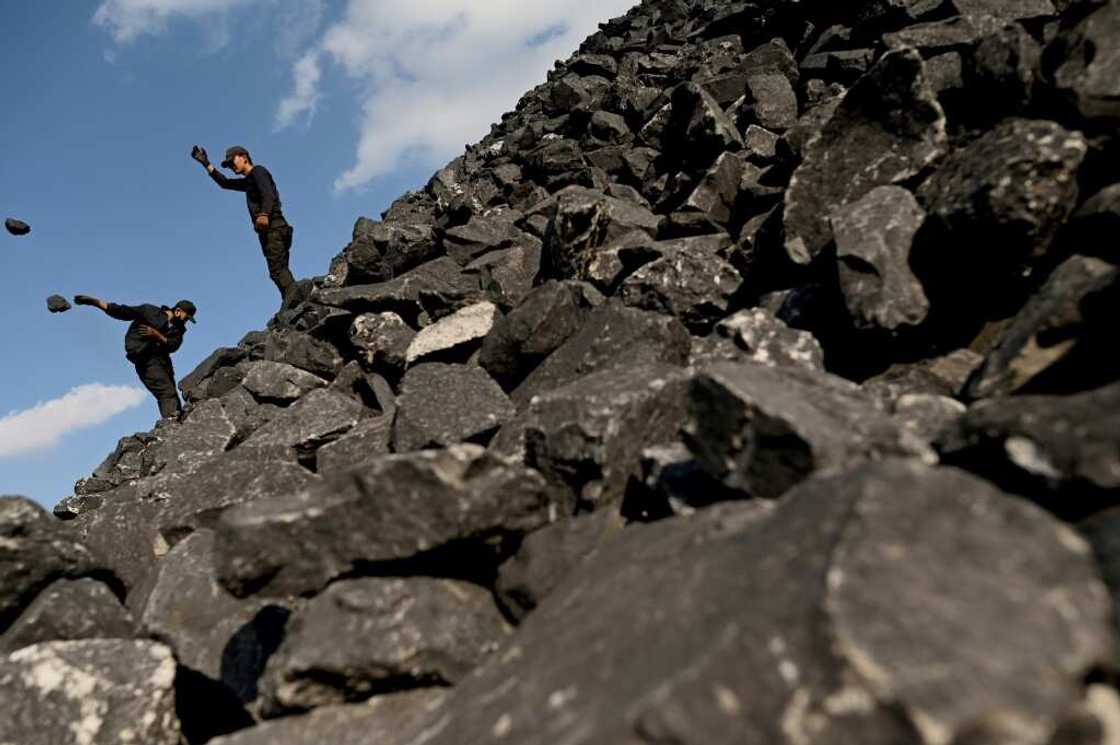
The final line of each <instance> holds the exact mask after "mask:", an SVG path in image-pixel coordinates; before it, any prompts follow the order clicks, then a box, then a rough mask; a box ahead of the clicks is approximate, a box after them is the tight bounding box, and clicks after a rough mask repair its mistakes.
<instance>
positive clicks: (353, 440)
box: [315, 414, 393, 475]
mask: <svg viewBox="0 0 1120 745" xmlns="http://www.w3.org/2000/svg"><path fill="white" fill-rule="evenodd" d="M392 438H393V415H392V414H386V415H383V416H373V417H369V418H367V419H364V420H362V421H360V422H358V423H357V424H355V425H354V427H353V428H352V429H351V430H350V431H349V432H347V433H346V434H344V435H343V436H342V437H340V438H338V439H337V440H335V441H334V442H332V443H329V444H327V445H324V446H323V447H321V448H319V449H318V450H317V451H316V452H315V471H316V473H320V474H324V475H330V474H335V473H338V472H339V471H343V470H345V469H346V468H349V467H350V466H353V465H356V464H358V463H361V462H362V461H364V460H368V459H370V458H376V457H377V456H379V455H388V454H389V446H390V444H391V443H392Z"/></svg>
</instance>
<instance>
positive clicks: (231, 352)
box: [0, 0, 1120, 745]
mask: <svg viewBox="0 0 1120 745" xmlns="http://www.w3.org/2000/svg"><path fill="white" fill-rule="evenodd" d="M1116 49H1120V0H853V2H847V3H835V2H824V1H823V0H805V1H802V2H795V1H794V0H785V1H783V0H765V1H764V0H755V1H753V2H748V1H745V0H725V1H723V2H716V1H715V0H687V1H686V0H646V2H643V3H642V4H641V5H640V6H638V7H636V8H634V9H633V10H632V11H631V12H630V13H628V14H627V15H626V16H624V17H621V18H617V19H614V20H611V21H608V22H606V23H604V24H602V25H601V28H600V31H599V32H598V33H596V34H594V35H593V36H591V37H590V38H589V39H587V41H585V42H584V44H583V45H582V46H581V48H580V49H579V51H578V52H577V53H576V54H575V55H574V56H573V57H571V58H570V59H569V60H567V61H566V62H563V63H558V64H557V66H556V68H555V69H554V70H553V71H552V72H551V73H550V74H549V76H548V80H547V82H545V83H543V84H542V85H540V86H539V87H537V88H535V89H534V90H532V91H530V92H529V93H527V94H526V95H525V96H524V97H523V98H522V99H521V101H520V102H519V103H518V104H517V108H516V109H515V110H514V111H513V112H511V113H509V114H507V115H506V116H504V117H503V119H502V121H501V122H500V123H499V124H496V125H494V127H493V128H492V131H491V133H490V134H489V135H488V136H487V137H485V138H484V139H483V140H482V141H481V142H479V143H477V144H475V145H473V146H469V147H468V148H467V149H466V152H465V153H464V154H463V155H462V156H461V157H459V158H457V159H455V160H454V161H452V162H451V163H450V164H448V165H447V166H446V167H445V168H443V169H442V170H440V171H439V172H438V173H436V174H435V175H434V176H433V177H432V179H431V180H430V181H429V182H428V184H427V185H426V186H425V187H424V188H423V189H421V190H419V191H415V192H410V193H408V194H405V195H404V196H402V197H401V198H400V199H398V200H397V201H396V202H394V203H393V204H392V206H391V207H390V208H389V209H388V210H387V211H386V212H385V213H384V214H383V215H382V216H381V219H380V220H372V219H369V218H365V217H362V218H359V219H358V221H357V223H356V224H355V226H354V231H353V236H352V240H351V242H350V243H349V245H347V246H346V247H345V249H343V250H342V252H341V253H339V255H338V256H337V257H335V259H334V260H333V261H332V262H331V265H330V268H329V273H328V274H326V275H324V276H322V277H316V278H314V279H313V280H311V283H310V284H311V286H310V287H309V288H308V293H307V296H306V298H305V299H304V300H303V301H302V302H301V303H299V304H298V305H297V306H296V307H293V308H290V309H287V310H284V311H283V312H282V313H280V314H279V315H277V316H276V317H275V318H273V319H272V320H271V321H270V322H269V324H268V327H267V328H266V329H264V330H261V331H253V332H251V333H249V334H247V335H246V336H245V337H244V338H243V339H242V340H241V342H240V343H239V344H238V345H237V346H236V347H229V348H223V349H218V350H216V351H215V352H214V353H213V354H212V355H210V357H208V358H207V359H206V360H205V361H204V362H203V363H202V364H200V365H199V366H198V368H196V369H195V370H194V371H193V372H191V373H190V374H189V375H187V376H186V377H185V378H183V380H182V381H181V383H180V387H181V389H182V391H183V393H184V396H185V398H186V399H187V401H188V402H189V404H190V406H189V410H188V413H187V414H186V415H185V417H183V419H182V420H181V421H177V422H172V421H163V422H161V423H160V424H158V425H157V426H156V427H155V428H154V429H153V430H152V431H150V432H145V433H139V434H136V435H133V436H131V437H125V438H123V439H122V440H120V442H119V444H118V445H117V447H116V449H115V450H114V451H113V452H112V454H111V455H109V457H108V458H107V459H106V460H105V462H104V463H102V464H101V466H99V467H98V468H97V469H96V471H94V473H93V474H92V475H90V476H89V477H88V478H85V479H83V480H81V481H79V482H78V483H77V485H76V486H75V491H74V494H73V495H72V496H69V497H67V498H66V499H63V500H62V501H61V502H60V503H59V504H58V506H57V507H56V508H55V510H54V512H55V514H54V515H53V516H52V515H50V514H48V513H46V512H44V511H43V510H42V509H41V508H39V507H37V506H36V505H34V504H33V503H31V502H30V501H28V500H25V499H22V498H19V497H4V498H2V499H0V699H2V700H3V701H4V702H5V704H6V707H5V708H6V711H7V712H8V714H7V715H6V716H5V717H3V718H0V742H13V743H14V742H18V743H21V745H37V744H38V743H43V744H44V745H46V744H48V743H49V744H50V745H57V744H58V743H69V742H75V743H77V742H81V743H86V744H87V745H88V744H90V743H93V744H95V745H100V744H102V743H105V744H107V743H124V742H144V743H147V744H149V745H162V744H164V743H166V744H168V745H174V744H176V743H180V742H186V743H192V744H193V743H203V742H213V743H215V744H216V745H253V744H255V743H269V744H270V745H303V744H310V743H315V744H316V745H318V744H319V743H323V742H330V743H332V744H333V745H359V744H364V743H377V744H378V745H418V744H419V743H428V744H434V745H452V744H458V743H464V742H465V743H471V744H472V745H485V744H486V743H494V744H497V743H505V742H515V743H518V744H519V745H538V744H539V745H546V744H547V745H552V744H554V743H560V742H563V743H571V744H573V745H576V744H580V745H597V744H599V743H602V744H603V745H606V744H607V743H610V744H611V745H617V744H619V743H628V744H632V745H654V744H655V743H658V744H662V743H675V744H677V745H719V744H721V743H728V744H729V745H730V743H743V742H749V743H754V742H758V743H763V742H765V743H771V742H787V743H791V744H792V745H808V744H811V743H821V744H823V743H837V742H844V743H849V742H862V743H888V742H889V743H897V742H917V743H924V744H925V745H949V744H950V743H955V744H957V745H964V743H970V744H972V743H978V744H985V743H992V744H993V745H994V744H995V743H1009V742H1015V743H1032V744H1033V743H1038V744H1039V745H1047V744H1049V745H1064V744H1066V743H1102V744H1103V743H1106V742H1116V741H1117V738H1118V737H1120V732H1117V726H1116V722H1117V720H1118V717H1120V696H1118V694H1117V689H1116V680H1117V679H1116V664H1115V663H1116V660H1117V656H1116V654H1117V648H1118V647H1117V641H1118V638H1117V629H1118V627H1117V623H1116V608H1117V598H1120V370H1118V369H1117V363H1116V362H1115V360H1116V359H1117V357H1116V355H1115V354H1114V353H1113V350H1112V347H1113V346H1115V345H1114V340H1115V333H1114V331H1113V325H1114V319H1115V317H1116V311H1117V309H1118V307H1120V304H1118V302H1117V300H1118V297H1120V281H1118V271H1120V270H1118V268H1117V263H1118V257H1120V254H1117V252H1116V249H1115V241H1114V236H1115V231H1114V230H1111V228H1114V227H1116V226H1118V225H1120V184H1118V183H1116V182H1115V180H1116V176H1115V173H1114V169H1112V168H1110V167H1109V166H1110V164H1114V163H1115V162H1116V158H1117V154H1118V151H1120V137H1118V136H1117V132H1118V129H1117V124H1118V123H1120V104H1118V103H1117V102H1118V101H1120V56H1118V55H1117V54H1115V50H1116Z"/></svg>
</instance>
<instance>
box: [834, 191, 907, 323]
mask: <svg viewBox="0 0 1120 745" xmlns="http://www.w3.org/2000/svg"><path fill="white" fill-rule="evenodd" d="M925 218H926V213H925V211H924V210H923V209H922V208H921V206H920V205H919V204H918V200H917V199H915V198H914V195H913V194H911V193H910V192H908V191H906V190H905V189H903V188H901V187H898V186H880V187H878V188H875V189H872V190H871V191H869V192H868V193H867V194H866V196H864V197H863V198H861V199H859V200H857V201H855V202H852V203H850V204H847V205H845V206H843V207H840V208H838V209H837V210H836V211H835V212H833V213H832V232H833V234H834V235H835V237H836V261H837V267H838V270H839V279H840V291H841V292H842V293H843V295H844V302H845V304H846V305H847V307H848V312H849V313H850V314H851V317H852V321H853V322H854V323H855V325H856V327H857V328H864V329H882V330H885V331H895V330H897V329H898V328H900V327H902V326H916V325H917V324H919V323H921V322H922V321H923V320H925V317H926V314H927V313H928V312H929V300H928V299H927V298H926V294H925V291H924V290H923V289H922V283H921V282H920V281H919V280H918V278H917V277H915V276H914V273H913V271H912V270H911V269H910V249H911V246H912V245H913V242H914V236H915V235H916V234H917V232H918V231H919V230H920V229H921V227H922V224H923V223H924V222H925Z"/></svg>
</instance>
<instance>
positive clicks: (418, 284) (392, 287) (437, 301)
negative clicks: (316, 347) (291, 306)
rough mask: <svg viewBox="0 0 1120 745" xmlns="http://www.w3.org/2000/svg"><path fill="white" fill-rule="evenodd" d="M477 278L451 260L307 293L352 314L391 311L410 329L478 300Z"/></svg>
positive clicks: (480, 295) (438, 260)
mask: <svg viewBox="0 0 1120 745" xmlns="http://www.w3.org/2000/svg"><path fill="white" fill-rule="evenodd" d="M482 295H483V293H482V291H481V289H480V287H479V281H478V276H477V275H474V274H466V273H464V271H463V268H462V267H460V266H459V265H458V264H456V263H455V261H454V260H453V259H450V258H448V257H446V256H443V257H440V258H438V259H433V260H432V261H428V262H426V263H424V264H421V265H420V266H418V267H415V268H414V269H410V270H409V271H408V272H406V273H405V274H402V275H401V276H399V277H395V278H394V279H389V280H386V281H384V282H377V283H374V284H362V285H353V286H350V287H324V288H319V289H316V290H315V291H314V292H313V293H312V294H311V299H312V300H313V301H314V302H317V303H320V304H322V305H328V306H331V307H334V308H343V309H345V310H349V311H351V312H353V313H380V312H382V311H391V312H394V313H397V314H398V315H400V317H401V318H402V319H404V321H405V322H406V323H408V324H409V325H410V326H413V327H416V326H419V325H422V324H421V323H420V321H421V319H425V320H426V319H430V318H431V317H432V316H433V315H434V316H437V317H439V316H444V315H447V314H448V313H453V312H454V311H456V310H458V309H459V308H461V307H464V306H466V305H469V304H470V303H471V302H474V301H477V300H481V299H483V298H482Z"/></svg>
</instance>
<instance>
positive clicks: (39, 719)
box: [0, 639, 180, 745]
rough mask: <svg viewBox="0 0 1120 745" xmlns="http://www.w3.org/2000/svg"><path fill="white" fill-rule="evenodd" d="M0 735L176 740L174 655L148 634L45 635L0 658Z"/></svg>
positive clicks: (56, 744) (30, 741) (60, 743)
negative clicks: (55, 638) (1, 710)
mask: <svg viewBox="0 0 1120 745" xmlns="http://www.w3.org/2000/svg"><path fill="white" fill-rule="evenodd" d="M0 698H2V699H3V701H4V703H5V708H6V709H7V711H6V713H5V715H4V716H3V717H0V742H3V743H13V745H15V744H16V743H18V745H124V744H125V743H144V744H145V745H179V742H180V740H179V736H180V734H179V719H178V717H177V716H176V713H175V658H174V657H172V656H171V650H170V649H168V648H167V647H165V646H164V645H162V644H159V643H156V642H150V641H123V640H117V639H111V640H110V639H95V640H85V641H69V642H48V643H44V644H35V645H33V646H30V647H24V648H23V649H21V650H19V651H17V652H13V653H11V654H9V655H8V656H7V657H4V658H0Z"/></svg>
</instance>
